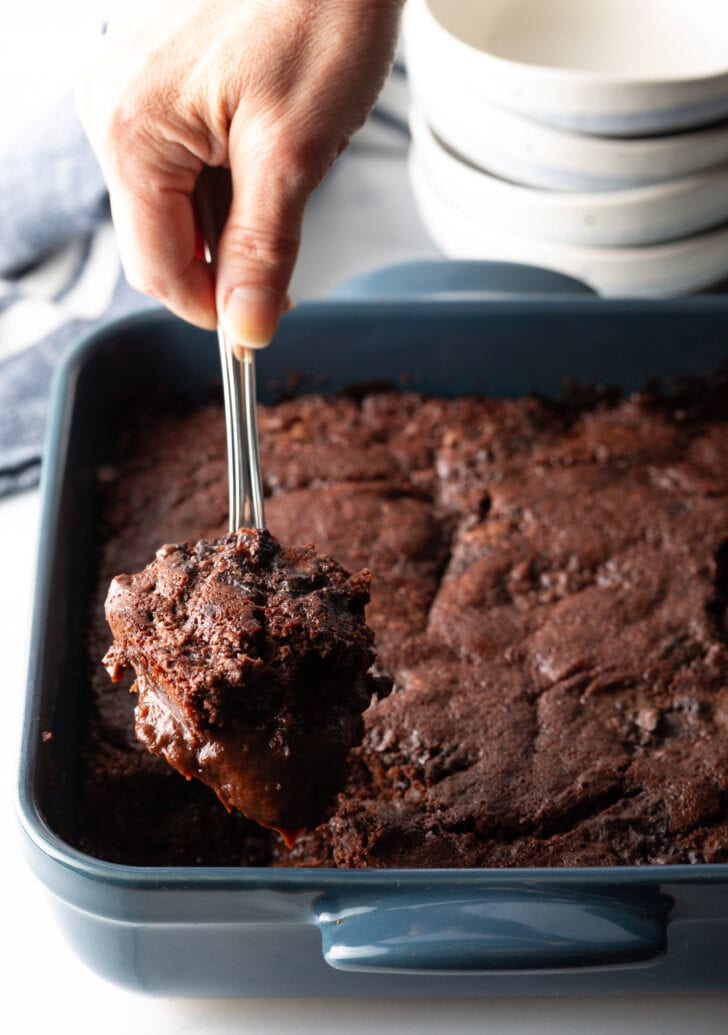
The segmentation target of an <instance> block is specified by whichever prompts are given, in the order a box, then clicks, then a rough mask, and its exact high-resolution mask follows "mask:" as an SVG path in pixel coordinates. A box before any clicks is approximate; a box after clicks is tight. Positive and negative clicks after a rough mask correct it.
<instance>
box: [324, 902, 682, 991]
mask: <svg viewBox="0 0 728 1035" xmlns="http://www.w3.org/2000/svg"><path fill="white" fill-rule="evenodd" d="M670 905H671V902H670V900H669V899H668V898H667V897H666V896H664V895H661V894H660V893H659V892H657V891H655V890H652V889H640V890H639V892H630V891H626V890H625V889H624V887H620V888H618V889H616V890H615V892H614V893H613V894H611V895H610V894H608V893H605V892H602V891H599V892H596V891H595V892H591V891H582V890H573V889H569V888H562V889H554V888H553V887H550V888H548V889H544V888H535V887H533V885H528V884H523V885H521V886H520V887H510V888H506V889H503V888H494V887H492V886H490V887H488V886H484V887H481V888H474V887H469V888H468V887H465V888H463V887H461V888H457V887H456V888H446V887H444V888H441V889H436V888H434V887H431V888H430V889H428V890H413V889H411V888H409V889H408V888H406V887H399V888H394V887H390V888H386V889H384V890H383V889H382V888H381V887H380V888H379V889H376V888H371V889H362V890H361V891H357V890H356V889H351V888H347V889H346V890H342V891H341V892H338V891H336V890H330V891H328V892H326V894H325V896H324V897H323V898H322V899H320V900H319V902H318V903H317V906H316V923H317V924H318V926H319V928H320V930H321V936H322V942H323V955H324V959H325V960H326V962H327V963H328V964H329V966H331V967H334V968H335V969H337V970H347V971H363V972H367V971H377V972H382V971H384V972H386V971H392V972H400V973H401V972H404V971H408V972H424V973H431V974H436V973H447V974H453V973H457V972H461V973H473V972H492V971H506V970H507V971H524V970H545V969H548V970H562V969H573V968H581V967H597V968H601V967H613V966H619V965H622V966H625V965H629V964H635V963H639V962H643V961H648V960H651V959H654V958H656V957H657V956H659V955H661V954H662V953H663V952H664V950H665V945H666V918H667V913H668V910H669V908H670Z"/></svg>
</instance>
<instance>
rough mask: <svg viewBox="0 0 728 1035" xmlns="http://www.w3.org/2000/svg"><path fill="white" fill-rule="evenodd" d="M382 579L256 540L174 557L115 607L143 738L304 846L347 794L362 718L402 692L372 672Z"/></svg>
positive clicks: (115, 587) (158, 562) (242, 537)
mask: <svg viewBox="0 0 728 1035" xmlns="http://www.w3.org/2000/svg"><path fill="white" fill-rule="evenodd" d="M369 581H370V578H369V572H367V571H362V572H359V573H358V574H357V575H352V576H350V575H348V574H347V573H346V572H345V571H344V570H343V568H341V567H340V565H338V564H336V562H335V561H332V560H331V559H330V558H328V557H321V556H319V555H317V554H316V552H315V551H314V550H313V549H311V548H310V547H308V548H306V547H304V548H301V549H296V548H287V549H284V548H283V547H281V545H280V544H279V543H278V542H277V541H276V540H275V539H273V537H272V536H271V535H270V533H269V532H265V531H262V532H261V531H258V530H256V529H251V528H244V529H241V530H240V531H238V532H234V533H231V534H230V535H227V536H225V537H223V538H220V539H208V540H203V541H201V542H198V543H180V544H177V545H167V546H163V547H161V548H160V549H159V550H157V554H156V557H155V559H154V560H153V561H152V562H151V563H150V564H148V565H147V566H146V567H145V568H144V569H143V571H141V572H140V573H139V574H137V575H131V576H130V575H118V576H116V578H115V579H114V580H113V582H112V583H111V588H110V589H109V593H108V596H107V598H106V617H107V620H108V622H109V625H110V626H111V630H112V632H113V634H114V643H113V645H112V647H111V648H110V649H109V651H108V653H107V655H106V657H105V659H104V663H105V664H106V666H107V669H108V671H109V674H110V676H111V678H112V680H114V681H115V682H119V681H120V679H121V678H122V675H123V672H124V669H126V668H130V667H131V668H132V669H133V670H134V672H135V674H136V681H135V683H134V686H133V687H132V689H133V690H135V691H136V692H137V694H138V697H139V703H138V705H137V707H136V710H135V725H136V734H137V737H138V738H139V740H140V741H141V742H142V743H143V744H145V745H146V746H147V748H148V749H149V751H151V752H152V754H155V755H161V756H162V757H164V758H166V760H167V761H168V762H169V763H170V765H172V766H174V768H175V769H177V770H178V771H179V772H180V773H182V775H183V776H186V777H188V778H192V777H196V778H197V779H199V780H201V781H202V783H204V784H207V785H208V786H209V787H210V788H212V790H213V791H214V792H215V793H216V794H217V796H218V798H219V799H220V801H221V802H222V804H223V805H224V806H225V808H226V809H228V811H231V810H232V809H234V808H235V809H237V810H238V811H239V812H242V813H243V815H245V816H247V817H248V818H249V819H253V820H255V821H256V822H257V823H259V824H261V826H264V827H269V828H271V829H274V830H277V831H278V832H279V833H281V834H282V835H283V838H284V841H285V842H286V843H288V844H292V843H293V841H294V839H295V836H296V834H298V833H299V832H300V831H301V829H303V828H305V827H310V826H313V825H315V824H316V823H317V822H318V821H319V820H320V819H321V818H322V817H323V813H324V809H325V806H326V805H327V804H328V802H329V800H330V799H331V798H332V797H333V794H334V793H335V791H337V790H339V789H340V787H341V784H342V783H343V777H344V764H345V761H346V756H347V753H348V751H349V750H350V748H351V747H352V746H353V745H354V744H357V743H359V741H360V740H361V737H362V733H363V728H364V727H363V723H362V719H361V716H362V712H363V711H364V710H365V709H366V708H367V706H368V705H369V703H370V702H371V700H372V696H373V695H374V694H375V693H377V694H378V695H379V696H384V694H385V693H386V692H387V691H388V690H389V689H390V688H391V682H389V681H387V680H385V679H384V678H383V677H382V678H380V679H377V678H376V677H375V676H374V675H373V674H372V673H371V672H370V671H369V669H370V667H371V665H372V662H373V660H374V651H373V649H372V642H373V639H374V637H373V634H372V632H371V630H370V629H369V628H368V627H367V625H366V623H365V621H364V606H365V604H367V603H368V601H369Z"/></svg>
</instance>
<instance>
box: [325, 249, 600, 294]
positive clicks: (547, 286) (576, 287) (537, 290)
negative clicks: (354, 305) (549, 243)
mask: <svg viewBox="0 0 728 1035" xmlns="http://www.w3.org/2000/svg"><path fill="white" fill-rule="evenodd" d="M554 294H558V295H593V294H594V291H592V289H591V288H590V287H587V285H586V284H583V283H582V282H581V281H580V280H576V279H575V278H574V277H567V276H566V275H565V274H564V273H556V272H555V271H554V270H546V269H542V268H541V267H540V266H525V265H523V264H522V263H517V262H485V261H478V260H468V259H432V260H430V259H427V260H421V261H417V262H403V263H398V264H396V265H394V266H385V267H383V268H382V269H376V270H370V271H369V272H368V273H363V274H361V275H360V276H358V277H353V278H352V279H351V280H347V281H345V282H344V283H343V284H340V285H339V286H338V287H337V288H336V289H335V290H334V291H333V292H332V293H331V296H330V297H331V298H332V299H335V300H337V301H339V300H348V301H353V300H360V301H368V302H385V301H396V300H402V299H415V298H418V299H422V298H429V299H433V300H438V301H448V300H468V301H478V302H481V301H497V300H499V299H513V298H514V297H519V296H521V297H529V298H534V297H535V298H540V297H543V296H544V295H554Z"/></svg>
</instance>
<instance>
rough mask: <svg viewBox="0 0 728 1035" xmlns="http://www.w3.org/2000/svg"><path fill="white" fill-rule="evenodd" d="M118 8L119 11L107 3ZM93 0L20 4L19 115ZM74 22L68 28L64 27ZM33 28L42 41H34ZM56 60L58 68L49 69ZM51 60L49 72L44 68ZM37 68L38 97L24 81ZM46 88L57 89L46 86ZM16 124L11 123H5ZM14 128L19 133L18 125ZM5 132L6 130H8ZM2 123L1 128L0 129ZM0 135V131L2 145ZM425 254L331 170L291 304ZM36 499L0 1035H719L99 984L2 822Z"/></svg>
mask: <svg viewBox="0 0 728 1035" xmlns="http://www.w3.org/2000/svg"><path fill="white" fill-rule="evenodd" d="M115 2H117V3H118V2H119V0H115ZM105 6H107V5H105V4H104V3H103V2H102V0H65V2H64V3H63V4H55V5H53V4H51V3H49V2H48V0H24V3H23V4H18V5H14V7H13V12H12V14H11V16H10V21H9V23H8V21H7V20H6V13H5V12H3V18H4V20H5V29H6V30H8V27H9V30H10V31H9V32H7V31H6V33H5V34H4V40H5V45H4V46H3V45H2V37H0V94H4V95H5V96H7V95H8V91H9V89H10V87H11V85H12V84H15V86H16V87H17V83H18V81H21V82H23V84H24V89H25V100H26V105H27V108H28V110H29V111H30V110H32V109H34V108H35V109H36V110H40V109H41V108H42V105H43V103H44V95H43V90H45V91H46V93H47V91H48V89H49V88H50V87H51V86H52V85H53V84H54V83H56V84H58V86H59V88H60V86H62V85H64V84H65V83H66V82H68V81H69V79H70V72H69V67H70V66H72V61H71V60H70V58H71V56H72V55H73V49H74V46H75V47H78V46H79V45H80V44H79V41H81V40H83V38H84V34H86V35H88V33H89V25H90V23H91V22H94V21H98V12H99V10H103V9H104V7H105ZM74 13H75V14H76V15H77V20H76V21H75V23H74V24H73V25H72V24H71V23H72V22H73V16H74ZM39 27H40V32H39ZM59 55H62V56H63V59H62V60H61V58H60V57H59ZM54 61H55V64H54ZM38 67H45V68H46V70H47V71H46V81H45V86H42V85H41V86H39V84H38V82H37V77H36V75H35V73H36V72H37V69H38ZM54 76H55V78H54ZM16 114H17V113H16ZM16 121H18V124H20V125H22V119H19V120H17V119H16ZM10 123H12V119H10ZM8 125H9V123H8V122H7V121H4V129H5V130H7V129H8ZM1 137H2V134H1V133H0V139H1ZM433 254H434V249H433V248H432V246H431V245H430V244H429V242H428V241H427V239H426V237H425V235H424V232H423V231H422V228H421V227H420V225H419V223H418V220H417V217H416V214H415V211H414V207H413V205H412V202H411V199H410V197H409V193H408V189H407V183H406V176H405V172H404V161H403V158H402V155H401V154H400V155H397V154H396V153H395V152H392V150H391V149H390V150H387V149H386V148H385V149H384V150H382V151H381V152H379V153H376V152H372V151H368V152H365V151H363V150H362V151H358V152H355V153H352V155H351V156H349V157H347V158H345V159H344V161H342V163H341V164H340V166H339V167H338V168H337V169H336V170H335V172H334V175H333V176H332V178H331V179H330V181H329V183H328V184H327V185H326V187H325V188H324V189H323V190H321V191H320V192H319V193H318V194H317V196H316V197H315V198H314V199H313V201H312V203H311V206H310V210H309V214H308V217H307V222H306V228H305V238H304V246H303V250H302V254H301V261H300V264H299V268H298V271H297V273H296V279H295V281H294V285H293V294H294V297H298V298H304V297H309V296H311V295H316V294H321V293H323V292H325V291H327V290H328V289H329V288H330V287H331V286H332V285H333V284H334V283H336V282H337V281H339V280H341V279H343V278H344V277H346V276H347V275H350V274H353V273H357V272H360V271H362V270H364V269H367V268H370V267H372V266H374V265H381V264H383V263H385V262H393V261H399V260H403V259H407V258H412V257H417V256H430V255H433ZM38 516H39V496H38V493H37V492H29V493H25V494H23V495H20V496H16V497H14V498H11V499H7V500H4V501H1V502H0V543H2V544H3V549H2V555H3V561H2V568H1V569H0V652H1V656H2V658H3V674H4V695H5V698H6V700H7V701H8V704H9V709H8V712H7V713H6V716H7V717H8V719H7V720H6V722H5V723H4V724H3V725H2V748H1V749H0V847H1V850H0V953H1V962H2V967H1V968H0V975H2V976H1V977H0V991H1V993H2V1011H3V1016H4V1017H5V1018H6V1021H5V1022H4V1024H3V1027H4V1030H6V1031H9V1032H12V1035H40V1033H46V1032H50V1033H55V1035H66V1033H67V1035H92V1033H93V1035H96V1033H97V1032H100V1031H101V1032H104V1033H105V1035H117V1033H119V1035H121V1033H122V1032H123V1033H124V1035H128V1032H130V1031H131V1032H138V1033H140V1035H146V1033H154V1035H191V1033H200V1035H222V1033H232V1032H235V1033H236V1035H246V1033H255V1035H260V1033H266V1035H276V1033H283V1032H285V1033H291V1032H295V1033H301V1035H305V1033H307V1032H316V1033H318V1035H326V1033H329V1032H331V1033H334V1032H336V1033H337V1035H340V1033H341V1032H346V1033H352V1035H354V1033H367V1035H369V1033H371V1032H372V1031H375V1030H376V1031H380V1032H383V1033H389V1032H394V1031H396V1032H401V1033H403V1035H408V1033H413V1035H414V1033H417V1035H426V1033H465V1032H479V1033H498V1035H515V1033H519V1035H527V1033H540V1035H576V1033H587V1032H588V1033H589V1035H601V1033H604V1035H607V1033H609V1035H614V1033H620V1035H631V1033H638V1032H639V1033H641V1035H644V1033H651V1032H655V1033H657V1032H660V1033H664V1035H672V1033H674V1035H683V1033H686V1032H693V1031H695V1032H698V1033H701V1035H711V1033H713V1032H715V1033H719V1032H720V1033H723V1032H725V1031H727V1030H728V996H714V997H695V996H691V997H686V996H681V997H671V998H669V999H661V1000H657V999H653V998H646V997H621V998H617V999H607V998H594V997H590V998H579V999H570V1000H564V999H562V1000H559V999H530V1000H516V999H503V1000H474V1001H453V1000H437V999H427V1000H417V1001H413V1000H407V1001H394V1002H391V1001H384V1000H353V999H352V1000H342V1001H325V1000H313V999H311V1000H285V999H277V1000H218V1001H214V1000H182V999H177V1000H174V999H166V998H161V999H160V998H156V999H152V998H148V997H146V996H141V995H138V994H135V993H132V992H128V991H126V990H123V989H120V988H117V987H115V986H113V985H110V984H108V983H107V982H106V981H104V980H102V979H101V978H99V977H97V976H96V975H95V974H93V973H92V972H91V971H90V970H88V969H87V968H86V966H85V965H84V964H82V963H81V962H80V961H79V960H77V959H76V957H75V956H74V955H73V953H72V952H71V950H70V949H69V948H68V947H67V946H66V944H65V942H64V940H63V938H62V936H61V935H60V933H59V931H58V930H57V929H56V927H55V924H54V922H53V920H52V917H51V914H50V911H49V909H48V905H47V902H46V899H45V894H44V892H43V889H42V888H41V886H40V885H39V884H38V883H37V882H36V880H35V878H34V877H33V876H32V875H31V873H30V871H29V870H28V869H27V867H26V866H25V864H24V862H23V859H22V857H21V853H20V837H19V834H18V828H17V821H16V819H15V816H14V792H15V782H16V772H17V746H18V740H19V729H20V718H21V710H22V703H23V695H24V688H25V666H26V634H27V629H28V625H29V620H30V614H31V608H32V603H31V589H32V579H33V570H34V564H35V557H34V554H35V542H36V534H37V533H36V530H37V522H38Z"/></svg>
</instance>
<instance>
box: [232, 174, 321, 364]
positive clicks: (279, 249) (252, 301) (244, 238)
mask: <svg viewBox="0 0 728 1035" xmlns="http://www.w3.org/2000/svg"><path fill="white" fill-rule="evenodd" d="M251 165H253V168H250V166H249V167H248V168H247V169H246V168H242V167H241V166H242V163H241V162H237V163H236V164H234V165H233V166H232V170H231V171H232V181H233V197H232V203H231V206H230V212H229V215H228V218H227V221H226V223H225V227H224V230H223V232H222V235H221V237H220V242H219V248H218V260H217V309H218V313H219V314H220V320H221V322H222V325H223V327H224V328H225V331H226V333H227V335H228V337H229V338H230V340H231V341H232V342H234V343H235V344H238V345H243V346H246V347H248V348H264V347H265V346H266V345H268V344H269V343H270V341H271V339H272V338H273V335H274V334H275V332H276V330H277V328H278V322H279V320H280V318H281V315H282V314H283V313H284V312H285V311H286V310H287V309H289V308H290V306H291V303H290V301H289V299H288V285H289V282H290V279H291V275H292V273H293V267H294V265H295V262H296V257H297V255H298V248H299V244H300V240H301V224H302V221H303V209H304V206H305V203H306V200H307V198H308V191H306V190H304V189H303V188H302V187H301V186H300V184H301V180H298V186H297V187H294V184H296V178H295V177H292V178H290V179H287V178H285V177H283V176H281V174H280V172H279V171H278V170H273V171H271V170H270V168H268V167H266V166H265V163H261V164H260V166H259V167H258V168H256V167H255V164H254V163H251Z"/></svg>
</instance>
